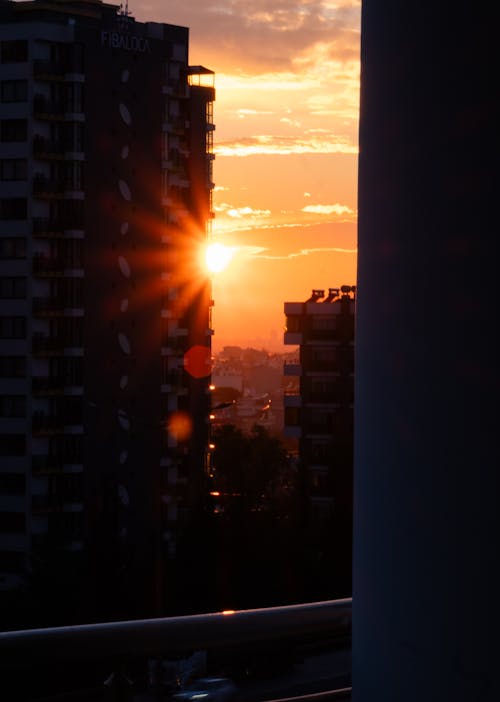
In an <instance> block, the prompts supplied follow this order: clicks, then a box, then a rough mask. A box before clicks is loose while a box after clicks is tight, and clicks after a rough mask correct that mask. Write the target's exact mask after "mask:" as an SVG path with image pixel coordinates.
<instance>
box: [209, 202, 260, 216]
mask: <svg viewBox="0 0 500 702" xmlns="http://www.w3.org/2000/svg"><path fill="white" fill-rule="evenodd" d="M214 209H215V211H216V212H221V213H222V212H223V213H224V214H225V215H226V216H227V217H233V218H234V219H242V218H243V217H270V216H271V210H258V209H255V208H254V207H249V206H248V205H245V206H244V207H233V206H232V205H229V204H228V203H226V202H222V203H220V204H219V205H216V206H215V207H214Z"/></svg>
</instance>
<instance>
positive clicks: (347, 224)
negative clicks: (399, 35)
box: [129, 0, 361, 352]
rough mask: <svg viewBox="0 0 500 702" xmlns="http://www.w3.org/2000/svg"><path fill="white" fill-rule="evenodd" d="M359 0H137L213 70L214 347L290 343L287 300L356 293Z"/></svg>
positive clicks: (138, 9) (137, 11) (137, 9)
mask: <svg viewBox="0 0 500 702" xmlns="http://www.w3.org/2000/svg"><path fill="white" fill-rule="evenodd" d="M360 8H361V2H360V0H301V1H299V0H252V2H248V1H247V0H187V1H186V2H175V3H174V2H166V0H149V1H146V2H141V1H140V0H129V9H130V11H131V13H132V14H133V15H134V16H135V17H136V19H138V20H141V21H146V20H155V21H160V22H167V23H170V24H177V25H182V26H185V27H189V29H190V56H189V61H190V63H191V64H194V65H197V64H202V65H204V66H206V67H208V68H210V69H212V70H213V71H215V74H216V76H215V87H216V102H215V105H214V121H215V123H216V132H215V153H216V160H215V163H214V181H215V183H216V189H215V192H214V205H215V211H216V219H215V221H214V225H213V239H214V240H215V241H218V242H221V243H223V244H225V245H227V246H230V247H232V248H233V250H234V254H233V258H232V261H231V263H230V265H229V266H228V267H227V268H226V269H225V270H224V271H223V272H221V273H218V274H214V282H213V297H214V300H215V307H214V310H213V326H214V328H215V335H214V337H213V349H214V351H215V352H217V351H219V350H220V349H221V348H222V346H224V345H226V344H237V345H240V346H254V347H256V348H266V349H268V350H270V351H284V350H290V349H288V347H284V346H283V328H284V321H285V320H284V315H283V303H284V302H285V301H303V300H305V299H307V297H308V296H309V294H310V292H311V290H312V288H325V289H327V288H328V287H337V286H339V285H342V284H344V283H346V284H353V283H355V282H356V280H355V276H356V219H357V211H356V206H357V202H356V198H357V195H356V183H357V152H358V146H357V144H358V99H359V39H360Z"/></svg>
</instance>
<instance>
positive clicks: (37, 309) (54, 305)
mask: <svg viewBox="0 0 500 702" xmlns="http://www.w3.org/2000/svg"><path fill="white" fill-rule="evenodd" d="M67 302H68V301H67V300H66V298H65V297H64V296H63V295H51V296H50V297H34V298H33V314H34V315H35V316H40V317H49V316H61V315H63V314H64V310H65V308H66V307H67V306H68V304H67Z"/></svg>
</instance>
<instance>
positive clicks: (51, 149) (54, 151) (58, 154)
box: [33, 134, 69, 160]
mask: <svg viewBox="0 0 500 702" xmlns="http://www.w3.org/2000/svg"><path fill="white" fill-rule="evenodd" d="M67 147H68V144H66V143H65V142H64V141H55V140H51V139H46V138H45V137H43V136H40V135H39V134H37V135H36V136H35V137H34V138H33V156H34V157H35V158H37V159H39V160H43V159H47V160H49V159H62V158H63V157H64V154H65V153H66V151H68V150H69V149H68V148H67Z"/></svg>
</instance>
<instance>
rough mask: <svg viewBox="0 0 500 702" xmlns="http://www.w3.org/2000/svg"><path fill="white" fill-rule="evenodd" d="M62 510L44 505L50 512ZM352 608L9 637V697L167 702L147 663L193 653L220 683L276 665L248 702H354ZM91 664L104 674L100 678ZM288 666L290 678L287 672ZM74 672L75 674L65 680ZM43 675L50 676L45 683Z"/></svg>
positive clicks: (258, 612)
mask: <svg viewBox="0 0 500 702" xmlns="http://www.w3.org/2000/svg"><path fill="white" fill-rule="evenodd" d="M56 506H57V505H53V506H51V504H50V500H48V498H47V497H44V496H41V498H40V506H39V508H40V509H41V510H43V509H46V510H49V509H53V508H54V507H56ZM351 608H352V602H351V599H350V598H346V599H343V600H333V601H326V602H314V603H308V604H299V605H290V606H286V607H270V608H267V609H253V610H243V611H236V612H226V613H224V612H217V613H212V614H199V615H190V616H180V617H170V618H158V619H148V620H136V621H119V622H112V623H103V624H85V625H80V626H71V627H55V628H50V629H36V630H24V631H12V632H5V633H0V669H1V672H2V679H3V684H4V689H6V687H8V686H9V684H10V689H13V690H15V691H16V692H23V693H24V697H23V698H24V699H32V698H33V697H40V696H43V699H44V700H46V701H47V702H50V701H51V700H55V699H56V698H57V700H58V701H59V702H69V701H70V700H74V699H78V700H80V702H91V701H92V702H97V701H99V702H101V700H104V699H106V700H109V701H110V702H119V700H125V699H127V700H130V701H134V702H139V700H142V701H143V702H154V701H155V700H158V699H164V700H167V699H169V695H168V692H166V689H165V690H162V688H161V684H160V681H159V678H158V677H157V676H154V675H151V674H150V675H147V669H148V667H147V666H146V661H148V660H149V661H161V660H165V659H168V657H169V656H170V657H171V658H172V659H173V658H177V659H179V658H181V659H183V660H187V659H188V658H189V657H190V656H191V654H192V652H193V651H201V652H202V653H203V652H205V653H206V654H207V655H206V657H205V660H206V661H207V662H206V663H205V665H206V666H207V668H208V670H207V673H208V674H209V675H211V674H212V675H217V674H218V673H219V671H220V669H221V666H222V667H225V666H227V664H228V662H229V663H230V665H232V666H237V667H239V668H241V669H242V670H243V669H244V668H245V667H247V668H248V665H249V663H250V660H251V659H255V657H256V656H257V659H259V660H261V661H262V662H263V663H267V664H268V666H269V659H271V660H274V661H275V662H276V663H275V665H276V671H275V673H274V678H273V677H272V676H271V679H269V678H268V679H259V678H256V679H250V680H248V679H242V680H240V681H237V682H236V693H237V699H238V700H240V702H241V701H243V700H244V701H245V702H252V701H254V702H257V700H270V699H273V700H279V699H282V700H285V699H286V700H288V701H289V700H291V699H293V698H297V699H300V700H301V702H305V701H306V700H327V699H328V700H350V699H351V687H350V679H351V670H350V667H351V665H350V631H351ZM325 650H326V651H327V652H328V653H326V654H325V653H324V651H325ZM318 652H322V655H319V654H318ZM183 656H184V658H183ZM325 657H326V662H324V661H325ZM266 658H267V660H265V659H266ZM321 660H322V661H323V662H322V666H323V667H322V668H319V666H318V663H320V662H321ZM297 661H301V662H297ZM92 665H95V667H96V668H97V669H98V670H99V673H98V675H96V674H95V673H94V674H93V671H92ZM198 665H203V663H201V664H200V663H199V664H198ZM271 665H272V664H271ZM280 665H281V666H283V669H284V670H286V672H285V673H283V672H281V673H280V672H278V670H279V669H278V666H280ZM68 670H70V671H71V672H70V674H69V675H64V674H63V671H68ZM103 670H104V671H106V674H105V675H104V674H102V671H103ZM149 670H150V672H151V668H149ZM37 671H43V672H44V673H45V675H40V676H38V675H37ZM94 676H95V677H94ZM132 683H133V685H132ZM64 685H66V688H64ZM21 696H22V695H21Z"/></svg>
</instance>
